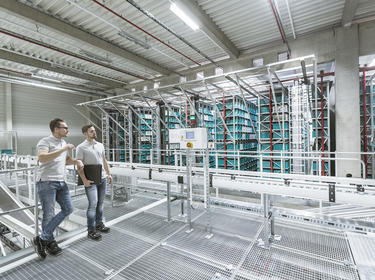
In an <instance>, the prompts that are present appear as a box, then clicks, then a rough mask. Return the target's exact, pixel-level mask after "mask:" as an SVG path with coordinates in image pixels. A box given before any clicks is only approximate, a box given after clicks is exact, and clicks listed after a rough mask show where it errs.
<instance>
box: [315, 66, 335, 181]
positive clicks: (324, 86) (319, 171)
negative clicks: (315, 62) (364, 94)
mask: <svg viewBox="0 0 375 280" xmlns="http://www.w3.org/2000/svg"><path fill="white" fill-rule="evenodd" d="M323 77H324V73H321V74H320V83H318V86H317V96H315V91H314V90H312V92H311V96H312V99H311V101H312V102H311V104H312V111H311V116H312V129H313V131H312V136H313V139H314V147H313V149H314V150H315V151H316V152H319V153H321V160H320V158H318V159H317V161H314V162H313V174H315V175H322V176H329V175H330V174H331V161H329V160H327V161H324V157H327V156H328V157H329V153H330V152H331V144H330V113H329V95H330V90H331V86H332V84H331V82H329V81H323ZM325 152H326V153H325ZM319 162H321V166H319V165H318V164H319ZM323 166H324V167H323Z"/></svg>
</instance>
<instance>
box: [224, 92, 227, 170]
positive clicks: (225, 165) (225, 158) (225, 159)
mask: <svg viewBox="0 0 375 280" xmlns="http://www.w3.org/2000/svg"><path fill="white" fill-rule="evenodd" d="M225 109H226V108H225V96H224V93H223V120H224V123H223V133H224V137H223V140H224V169H227V157H226V150H227V143H226V135H225V125H224V124H225Z"/></svg>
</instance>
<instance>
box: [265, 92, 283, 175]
mask: <svg viewBox="0 0 375 280" xmlns="http://www.w3.org/2000/svg"><path fill="white" fill-rule="evenodd" d="M268 100H269V102H268V110H269V111H270V112H269V113H270V151H271V173H273V158H272V157H273V153H272V151H273V144H272V140H273V139H272V130H273V126H272V94H271V87H270V89H269V91H268ZM280 129H281V127H280Z"/></svg>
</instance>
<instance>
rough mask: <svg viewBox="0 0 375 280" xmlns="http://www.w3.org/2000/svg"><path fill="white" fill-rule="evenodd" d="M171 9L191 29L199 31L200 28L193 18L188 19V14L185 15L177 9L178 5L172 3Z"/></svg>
mask: <svg viewBox="0 0 375 280" xmlns="http://www.w3.org/2000/svg"><path fill="white" fill-rule="evenodd" d="M169 9H170V10H171V11H172V12H174V13H175V14H176V15H177V16H178V17H179V18H180V19H182V21H183V22H185V23H186V24H187V25H188V26H189V27H190V28H191V29H193V30H194V31H195V30H198V29H199V26H198V24H196V23H195V22H194V21H193V20H192V19H191V18H189V17H188V15H187V14H185V13H184V11H183V10H181V9H180V8H179V7H177V5H176V3H172V4H171V6H170V7H169Z"/></svg>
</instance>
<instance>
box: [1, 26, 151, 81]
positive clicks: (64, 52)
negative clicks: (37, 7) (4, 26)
mask: <svg viewBox="0 0 375 280" xmlns="http://www.w3.org/2000/svg"><path fill="white" fill-rule="evenodd" d="M0 33H3V34H5V35H8V36H10V37H13V38H17V39H20V40H23V41H26V42H28V43H31V44H34V45H38V46H41V47H44V48H47V49H50V50H53V51H56V52H59V53H63V54H65V55H68V56H72V57H75V58H78V59H81V60H84V61H87V62H90V63H93V64H96V65H100V66H102V67H105V68H108V69H111V70H114V71H117V72H121V73H123V74H126V75H129V76H132V77H135V78H138V79H141V80H148V79H146V78H144V77H141V76H138V75H136V74H131V73H129V72H127V71H125V70H122V69H119V68H116V67H113V66H110V65H107V64H104V63H101V62H97V61H95V60H92V59H89V58H86V57H82V56H80V55H77V54H74V53H70V52H68V51H65V50H62V49H60V48H57V47H54V46H52V45H46V44H44V43H41V42H38V41H36V40H33V39H29V38H27V37H25V36H22V37H21V36H18V35H16V34H13V33H10V32H6V31H4V30H0Z"/></svg>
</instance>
